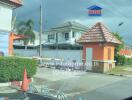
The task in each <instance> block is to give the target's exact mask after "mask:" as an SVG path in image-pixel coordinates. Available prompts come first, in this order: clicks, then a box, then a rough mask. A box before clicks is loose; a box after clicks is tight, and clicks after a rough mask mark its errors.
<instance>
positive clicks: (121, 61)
mask: <svg viewBox="0 0 132 100" xmlns="http://www.w3.org/2000/svg"><path fill="white" fill-rule="evenodd" d="M113 34H114V36H115V37H116V38H117V39H118V40H119V41H121V42H122V44H120V45H117V46H116V48H115V60H116V65H124V64H125V63H126V58H125V56H122V55H119V51H120V50H121V49H122V48H124V40H123V37H122V36H120V34H119V33H118V32H115V33H113Z"/></svg>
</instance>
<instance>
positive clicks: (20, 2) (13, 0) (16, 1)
mask: <svg viewBox="0 0 132 100" xmlns="http://www.w3.org/2000/svg"><path fill="white" fill-rule="evenodd" d="M9 1H11V2H13V3H16V4H22V1H21V0H9Z"/></svg>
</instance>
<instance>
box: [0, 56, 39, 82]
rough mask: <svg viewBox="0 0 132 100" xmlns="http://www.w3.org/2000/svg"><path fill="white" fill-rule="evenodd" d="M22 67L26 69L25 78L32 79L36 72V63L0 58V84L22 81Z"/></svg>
mask: <svg viewBox="0 0 132 100" xmlns="http://www.w3.org/2000/svg"><path fill="white" fill-rule="evenodd" d="M24 67H26V70H27V76H28V77H29V78H30V77H33V75H35V74H36V71H37V61H36V60H34V59H27V58H18V57H0V82H8V81H13V80H17V81H20V80H22V79H23V71H24Z"/></svg>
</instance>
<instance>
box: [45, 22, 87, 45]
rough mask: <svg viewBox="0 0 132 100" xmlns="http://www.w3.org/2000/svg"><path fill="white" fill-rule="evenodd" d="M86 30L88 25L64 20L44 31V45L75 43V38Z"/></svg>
mask: <svg viewBox="0 0 132 100" xmlns="http://www.w3.org/2000/svg"><path fill="white" fill-rule="evenodd" d="M87 30H88V27H86V26H84V25H82V24H80V23H77V22H75V21H68V22H65V23H63V24H62V25H59V26H57V27H54V28H51V29H50V30H48V31H45V32H44V34H46V35H47V41H46V42H45V45H54V44H58V45H61V44H62V45H75V44H76V40H77V39H78V38H80V36H81V35H82V34H83V33H85V32H86V31H87Z"/></svg>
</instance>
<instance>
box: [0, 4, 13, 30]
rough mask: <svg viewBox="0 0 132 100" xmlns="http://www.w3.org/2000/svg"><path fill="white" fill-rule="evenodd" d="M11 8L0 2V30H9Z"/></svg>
mask: <svg viewBox="0 0 132 100" xmlns="http://www.w3.org/2000/svg"><path fill="white" fill-rule="evenodd" d="M11 20H12V8H11V7H9V6H6V5H3V4H0V30H4V31H11Z"/></svg>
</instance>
